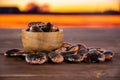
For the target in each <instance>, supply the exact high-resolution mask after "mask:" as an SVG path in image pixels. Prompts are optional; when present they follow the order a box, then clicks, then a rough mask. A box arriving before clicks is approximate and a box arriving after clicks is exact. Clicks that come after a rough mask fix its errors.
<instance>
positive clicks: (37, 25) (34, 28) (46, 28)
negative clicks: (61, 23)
mask: <svg viewBox="0 0 120 80" xmlns="http://www.w3.org/2000/svg"><path fill="white" fill-rule="evenodd" d="M26 31H30V32H57V31H59V28H58V27H56V26H53V25H52V24H51V23H50V22H48V23H44V22H30V23H29V24H28V29H26Z"/></svg>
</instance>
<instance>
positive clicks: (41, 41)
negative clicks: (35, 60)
mask: <svg viewBox="0 0 120 80" xmlns="http://www.w3.org/2000/svg"><path fill="white" fill-rule="evenodd" d="M62 43H63V30H60V31H59V32H29V31H26V30H22V44H23V47H24V49H25V51H41V50H47V51H51V50H54V49H56V48H59V47H60V46H61V45H62Z"/></svg>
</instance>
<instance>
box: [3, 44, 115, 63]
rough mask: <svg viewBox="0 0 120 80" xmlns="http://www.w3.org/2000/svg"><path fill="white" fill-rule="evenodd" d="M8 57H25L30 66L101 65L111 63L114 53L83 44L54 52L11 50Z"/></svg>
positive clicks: (69, 45)
mask: <svg viewBox="0 0 120 80" xmlns="http://www.w3.org/2000/svg"><path fill="white" fill-rule="evenodd" d="M4 55H5V56H6V57H21V56H22V57H24V59H25V61H26V62H27V63H28V64H44V63H46V62H53V63H57V64H58V63H62V62H73V63H81V62H84V63H101V62H105V61H111V60H112V58H113V57H114V53H113V52H112V51H111V50H105V49H103V48H88V47H86V46H85V45H83V44H80V43H78V44H75V45H73V44H70V43H63V44H62V46H61V47H60V48H58V49H55V50H52V51H30V52H26V51H23V50H19V49H11V50H8V51H6V52H5V53H4Z"/></svg>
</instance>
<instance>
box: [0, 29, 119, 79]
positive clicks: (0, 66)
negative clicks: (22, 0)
mask: <svg viewBox="0 0 120 80" xmlns="http://www.w3.org/2000/svg"><path fill="white" fill-rule="evenodd" d="M64 41H65V42H70V43H73V44H75V43H83V44H85V45H86V46H88V47H102V48H105V49H108V50H109V49H110V50H113V51H114V52H115V57H114V58H113V60H112V61H110V62H104V63H94V64H93V63H89V64H88V63H66V62H63V63H62V64H52V63H45V64H43V65H30V64H27V63H26V62H25V61H24V60H22V59H20V58H7V57H5V56H3V55H0V80H120V29H119V28H111V29H106V28H104V29H88V28H86V29H85V28H82V29H81V28H66V29H64ZM13 48H19V49H23V47H22V42H21V29H0V51H1V52H0V53H4V52H5V51H6V50H8V49H13Z"/></svg>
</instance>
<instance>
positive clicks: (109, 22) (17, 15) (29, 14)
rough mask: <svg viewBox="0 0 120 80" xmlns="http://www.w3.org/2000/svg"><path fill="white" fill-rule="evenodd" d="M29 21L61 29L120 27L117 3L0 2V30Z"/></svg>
mask: <svg viewBox="0 0 120 80" xmlns="http://www.w3.org/2000/svg"><path fill="white" fill-rule="evenodd" d="M32 21H42V22H51V23H52V24H54V25H56V26H58V27H60V28H106V27H107V28H114V27H120V0H0V28H26V27H27V24H28V23H29V22H32Z"/></svg>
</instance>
